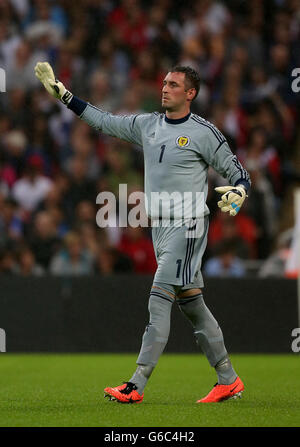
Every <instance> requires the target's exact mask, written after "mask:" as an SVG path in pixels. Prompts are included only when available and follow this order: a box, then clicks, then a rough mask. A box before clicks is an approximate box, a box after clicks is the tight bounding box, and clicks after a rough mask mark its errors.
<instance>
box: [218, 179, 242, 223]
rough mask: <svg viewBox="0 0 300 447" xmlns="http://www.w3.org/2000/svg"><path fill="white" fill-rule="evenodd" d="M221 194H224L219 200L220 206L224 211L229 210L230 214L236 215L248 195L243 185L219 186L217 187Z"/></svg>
mask: <svg viewBox="0 0 300 447" xmlns="http://www.w3.org/2000/svg"><path fill="white" fill-rule="evenodd" d="M215 191H217V192H218V193H220V194H223V195H222V197H221V200H220V201H219V202H218V207H219V208H221V211H222V212H223V213H226V212H229V214H230V216H236V215H237V213H238V212H239V211H240V209H241V206H242V205H243V203H244V200H245V198H246V197H248V196H247V193H246V189H245V188H244V187H243V186H242V185H237V186H219V187H218V188H215Z"/></svg>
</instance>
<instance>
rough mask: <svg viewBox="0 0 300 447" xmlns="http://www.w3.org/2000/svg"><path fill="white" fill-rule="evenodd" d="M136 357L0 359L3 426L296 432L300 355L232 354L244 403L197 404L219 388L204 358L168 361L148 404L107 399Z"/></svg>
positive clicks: (165, 359) (24, 356)
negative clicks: (286, 429) (108, 389)
mask: <svg viewBox="0 0 300 447" xmlns="http://www.w3.org/2000/svg"><path fill="white" fill-rule="evenodd" d="M136 357H137V356H136V355H134V354H119V355H118V354H2V355H1V358H0V381H1V385H0V426H1V427H49V426H52V427H88V426H90V427H91V426H92V427H97V426H98V427H99V426H101V427H283V426H287V427H295V426H298V427H299V425H300V386H299V373H300V366H299V355H296V354H294V355H292V354H291V355H246V354H235V355H231V360H232V362H233V364H234V367H235V369H236V370H237V372H238V373H239V375H240V377H241V378H242V379H243V381H244V383H245V388H246V389H245V391H244V394H243V398H242V399H239V400H235V401H234V400H231V401H227V402H223V403H218V404H200V405H199V404H196V403H195V401H196V400H197V399H199V398H201V397H203V396H204V395H206V394H207V393H208V391H210V389H211V387H212V385H214V383H215V382H216V376H215V372H214V370H213V369H212V368H211V367H210V366H209V365H208V362H207V360H206V358H205V357H204V356H203V355H181V354H172V355H171V354H164V355H163V356H162V357H161V359H160V360H159V363H158V366H157V368H156V370H155V371H154V372H153V374H152V377H151V379H150V381H149V383H148V386H147V388H146V390H145V397H144V401H143V403H142V404H138V405H137V404H136V405H126V404H125V405H124V404H120V403H117V402H110V401H108V400H107V399H104V398H103V388H104V387H105V386H108V385H110V386H116V385H119V384H121V382H122V381H123V380H128V379H129V378H130V377H131V375H132V372H133V370H134V369H135V361H136Z"/></svg>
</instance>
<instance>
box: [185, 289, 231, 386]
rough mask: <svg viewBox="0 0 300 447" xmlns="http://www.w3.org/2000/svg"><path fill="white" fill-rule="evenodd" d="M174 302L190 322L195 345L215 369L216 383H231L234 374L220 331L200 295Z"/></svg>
mask: <svg viewBox="0 0 300 447" xmlns="http://www.w3.org/2000/svg"><path fill="white" fill-rule="evenodd" d="M176 302H177V304H178V305H179V308H180V310H181V311H182V312H183V314H184V315H185V316H186V317H187V318H188V320H189V321H190V322H191V324H192V326H193V328H194V335H195V338H196V341H197V344H198V345H199V346H200V348H201V349H202V351H203V352H204V353H205V355H206V357H207V359H208V361H209V363H210V365H211V366H213V367H215V368H216V372H217V374H218V383H222V384H227V383H232V382H233V381H234V380H235V377H236V373H235V371H234V369H233V368H232V365H231V363H230V360H229V358H228V355H227V351H226V348H225V345H224V339H223V334H222V331H221V329H220V326H219V325H218V322H217V321H216V319H215V318H214V316H213V315H212V313H211V312H210V310H209V309H208V308H207V306H206V305H205V302H204V300H203V296H202V294H199V295H195V296H193V297H186V298H179V299H177V300H176ZM232 379H233V380H232Z"/></svg>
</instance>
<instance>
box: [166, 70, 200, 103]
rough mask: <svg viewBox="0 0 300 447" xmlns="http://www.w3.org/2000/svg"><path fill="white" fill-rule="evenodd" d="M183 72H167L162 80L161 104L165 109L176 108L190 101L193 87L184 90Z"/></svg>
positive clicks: (193, 91) (193, 90)
mask: <svg viewBox="0 0 300 447" xmlns="http://www.w3.org/2000/svg"><path fill="white" fill-rule="evenodd" d="M184 80H185V73H180V72H174V73H171V72H169V73H168V74H167V76H166V77H165V79H164V81H163V88H162V106H163V107H165V108H166V110H177V109H180V108H181V107H182V106H184V105H186V103H187V102H189V103H190V101H191V100H192V98H193V96H194V93H195V89H193V88H192V89H188V90H186V86H185V83H184Z"/></svg>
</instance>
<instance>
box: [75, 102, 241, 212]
mask: <svg viewBox="0 0 300 447" xmlns="http://www.w3.org/2000/svg"><path fill="white" fill-rule="evenodd" d="M76 100H77V98H76ZM79 101H81V100H79ZM84 104H85V108H84V110H83V111H82V109H83V107H82V108H80V109H79V110H80V112H81V113H78V111H77V113H78V114H79V116H80V118H81V119H82V120H84V121H86V122H87V123H88V124H89V125H90V126H92V127H94V128H95V129H97V130H99V131H101V132H103V133H104V134H107V135H110V136H114V137H117V138H120V139H122V140H125V141H128V142H130V143H134V144H136V145H140V146H142V147H143V150H144V163H145V195H146V197H145V201H146V211H147V214H148V216H149V217H150V218H152V219H157V218H169V217H171V218H175V219H176V218H181V217H182V216H184V217H203V216H204V215H207V214H209V210H208V207H207V205H206V198H207V190H208V185H207V173H208V168H209V166H212V167H213V168H214V169H215V170H216V171H217V172H218V173H219V174H221V175H222V176H223V177H225V178H226V179H227V180H228V182H229V184H230V185H233V186H234V185H237V184H243V185H244V186H245V187H246V189H248V187H249V186H250V178H249V175H248V173H247V171H246V170H245V169H244V168H243V167H242V165H241V164H240V162H239V161H238V159H237V157H236V156H235V155H233V153H232V152H231V150H230V148H229V146H228V144H227V142H226V139H225V138H224V136H223V134H222V133H221V132H220V131H219V130H218V129H217V128H216V127H215V126H214V125H213V124H212V123H210V122H209V121H206V120H205V119H203V118H201V117H199V116H198V115H195V114H193V113H190V114H189V115H187V116H186V117H184V118H182V119H177V120H171V119H168V118H167V117H166V115H165V114H163V113H158V112H153V113H145V114H137V115H128V116H127V115H124V116H123V115H113V114H111V113H108V112H104V111H102V110H100V109H98V108H96V107H94V106H92V105H90V104H87V103H84ZM70 108H71V109H72V106H71V107H70Z"/></svg>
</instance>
